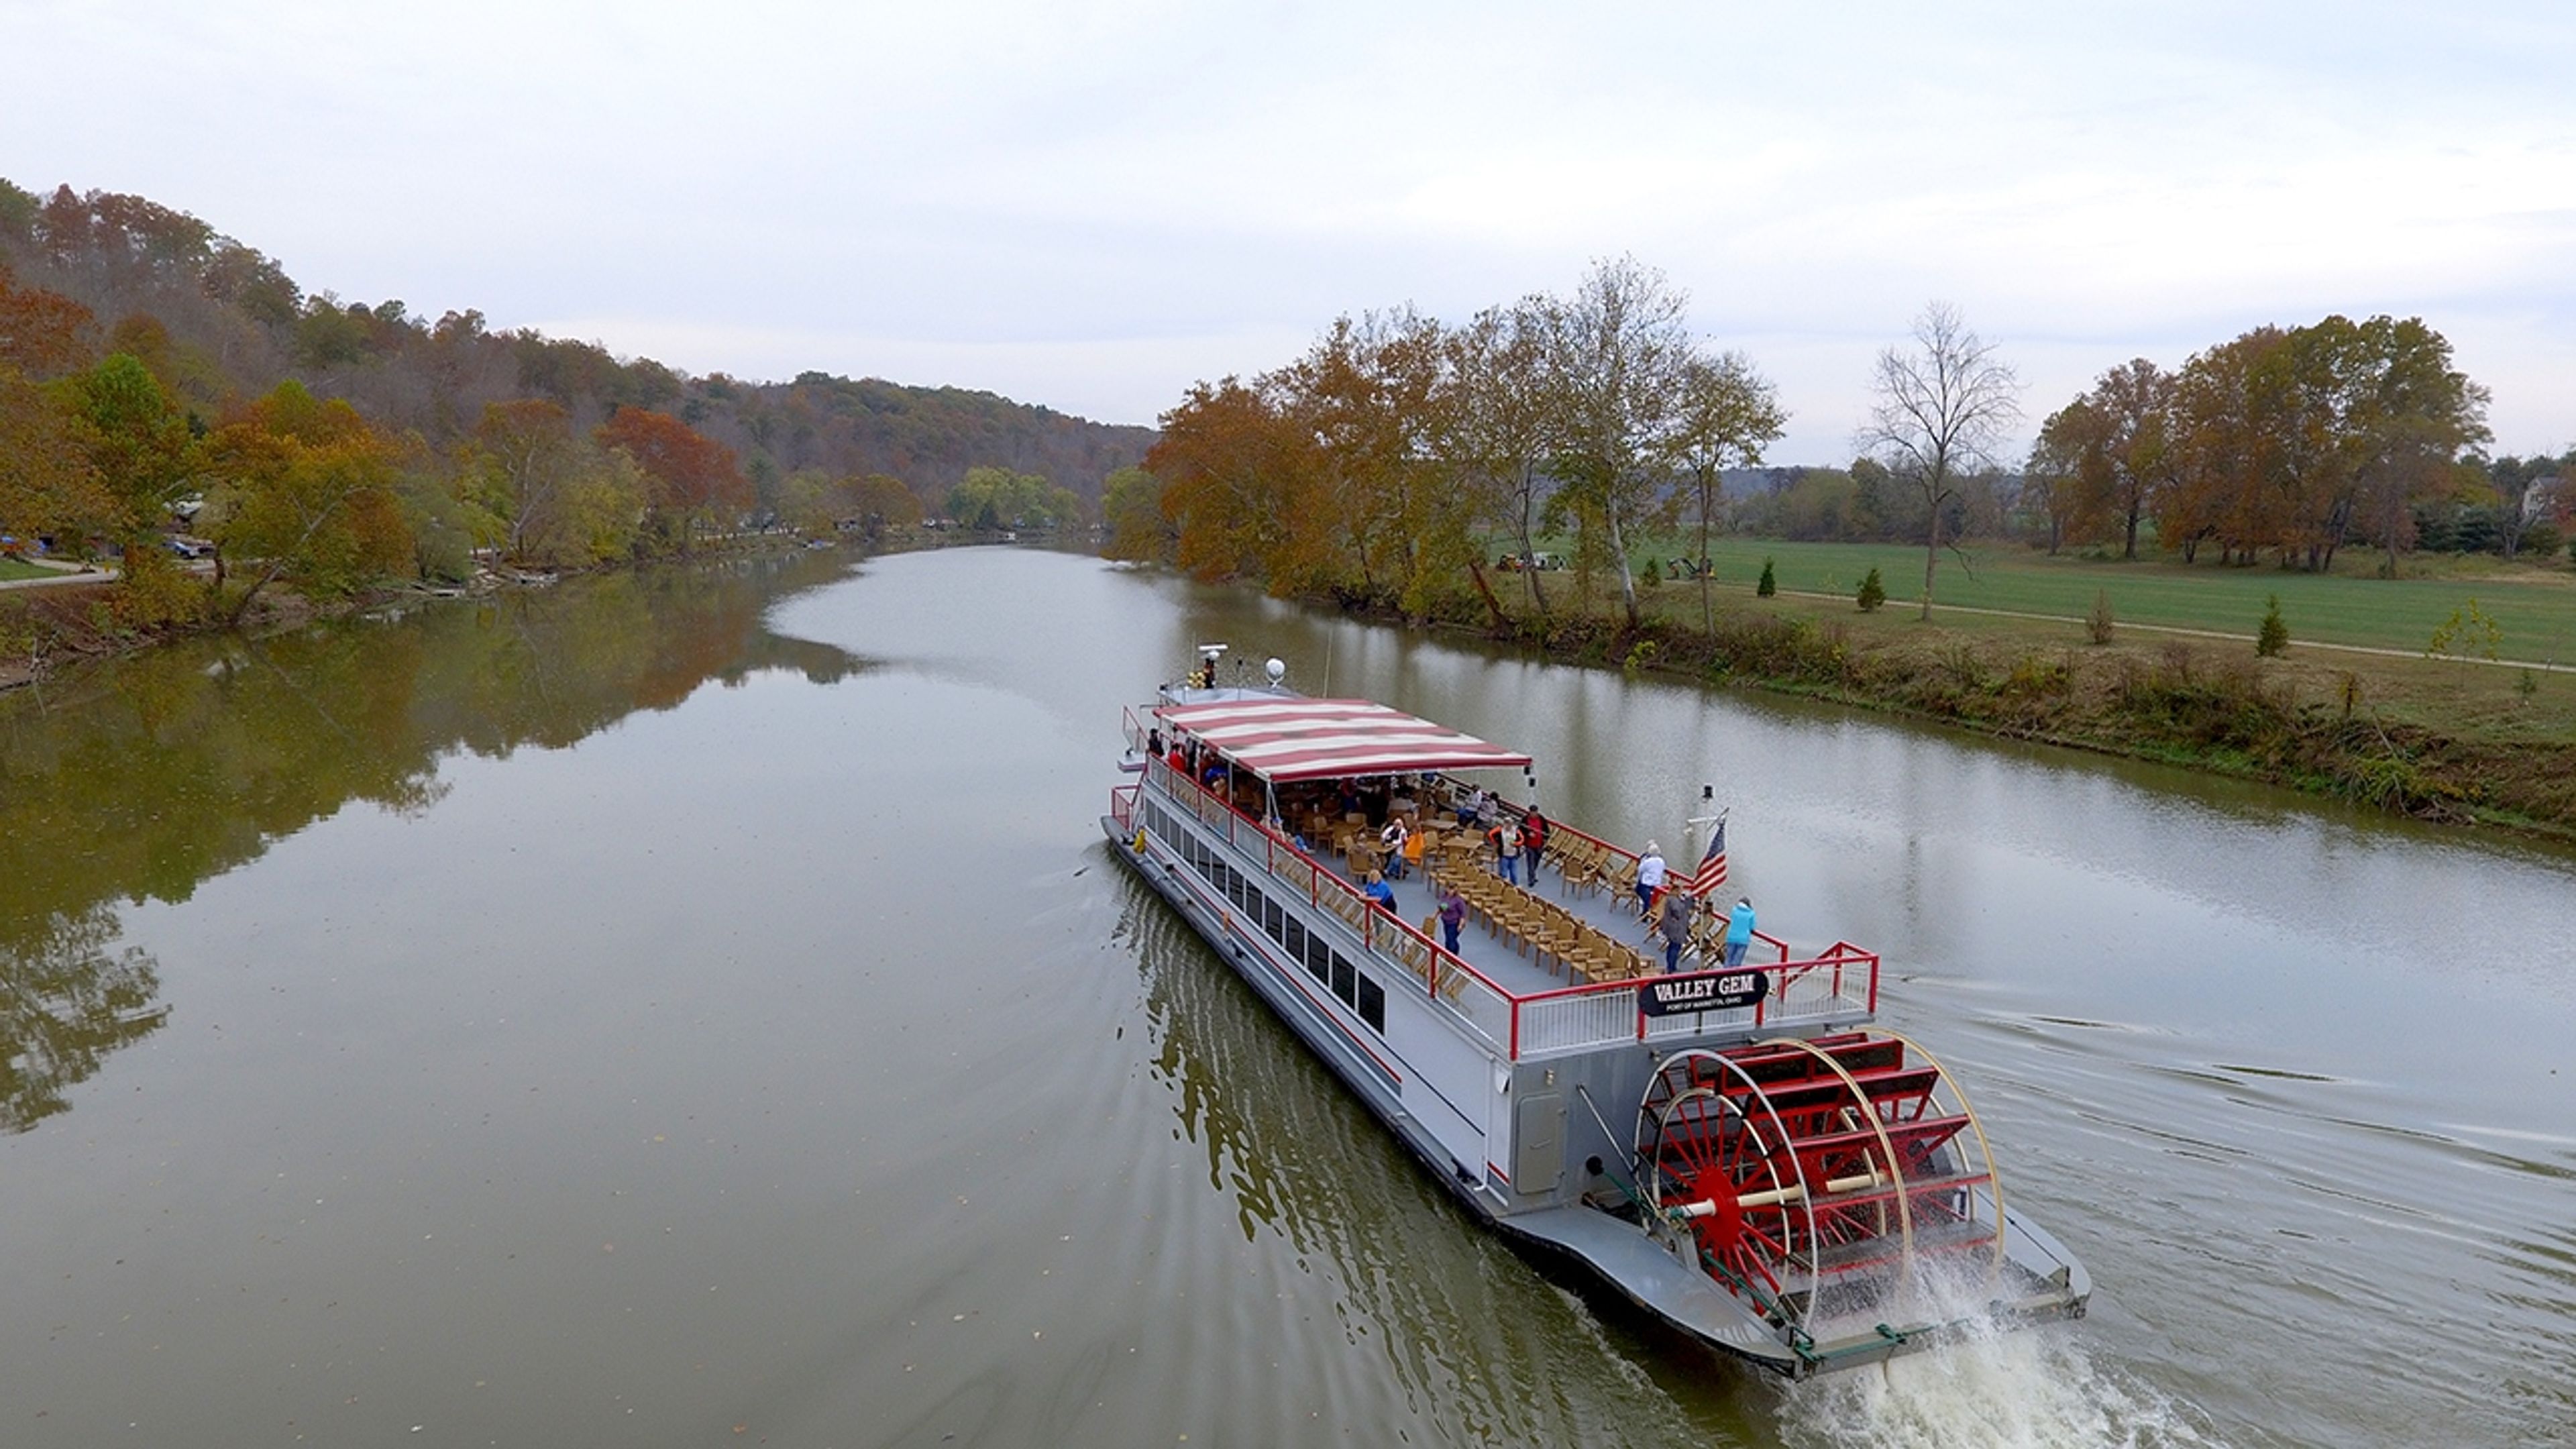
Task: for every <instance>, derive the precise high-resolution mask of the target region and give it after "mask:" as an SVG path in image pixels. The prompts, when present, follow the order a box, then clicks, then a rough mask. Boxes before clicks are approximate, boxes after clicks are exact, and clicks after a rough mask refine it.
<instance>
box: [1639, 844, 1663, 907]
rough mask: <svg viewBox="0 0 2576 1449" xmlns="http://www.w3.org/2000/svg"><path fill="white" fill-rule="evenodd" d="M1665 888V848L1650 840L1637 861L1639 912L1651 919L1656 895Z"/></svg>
mask: <svg viewBox="0 0 2576 1449" xmlns="http://www.w3.org/2000/svg"><path fill="white" fill-rule="evenodd" d="M1663 888H1664V848H1663V847H1662V846H1660V845H1657V844H1656V843H1655V842H1653V841H1651V840H1649V841H1647V842H1646V853H1645V855H1643V856H1642V857H1640V858H1639V859H1638V861H1637V914H1638V915H1640V916H1644V917H1647V918H1649V919H1651V918H1652V917H1653V916H1654V914H1655V896H1656V894H1657V893H1658V892H1660V891H1661V890H1663Z"/></svg>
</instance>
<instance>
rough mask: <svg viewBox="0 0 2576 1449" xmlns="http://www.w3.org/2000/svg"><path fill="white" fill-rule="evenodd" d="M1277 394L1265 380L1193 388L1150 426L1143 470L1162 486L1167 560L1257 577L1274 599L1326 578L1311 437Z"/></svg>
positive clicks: (1328, 545) (1327, 549) (1202, 573)
mask: <svg viewBox="0 0 2576 1449" xmlns="http://www.w3.org/2000/svg"><path fill="white" fill-rule="evenodd" d="M1279 391H1280V390H1279V388H1278V387H1277V385H1276V383H1275V381H1273V380H1269V379H1256V380H1255V381H1254V382H1252V383H1249V384H1247V383H1245V382H1243V381H1242V380H1241V379H1239V378H1233V377H1229V378H1226V379H1224V380H1223V381H1221V382H1216V383H1207V382H1199V383H1194V384H1192V385H1191V387H1190V390H1189V391H1188V393H1186V394H1185V395H1183V397H1182V399H1181V401H1180V403H1179V405H1177V406H1175V407H1174V408H1172V409H1171V410H1170V411H1169V412H1166V413H1164V414H1163V415H1162V417H1161V419H1160V420H1159V421H1160V424H1161V428H1162V436H1161V437H1160V438H1159V439H1157V440H1156V442H1155V444H1154V446H1153V448H1152V449H1151V450H1149V451H1148V452H1147V453H1146V454H1145V467H1146V470H1147V471H1149V472H1151V473H1152V474H1153V475H1154V476H1155V477H1157V478H1160V479H1162V480H1164V487H1163V496H1162V509H1163V516H1164V517H1165V518H1166V519H1169V520H1170V521H1171V524H1172V527H1173V530H1174V533H1175V538H1174V542H1173V559H1174V562H1175V563H1177V564H1178V565H1179V566H1180V567H1181V568H1183V569H1185V570H1187V571H1188V572H1189V573H1191V574H1192V575H1193V576H1195V577H1198V578H1202V579H1211V580H1213V579H1223V578H1238V577H1251V578H1262V579H1266V580H1267V581H1268V582H1269V585H1270V587H1271V589H1272V591H1274V592H1277V593H1282V594H1287V593H1295V592H1299V591H1301V590H1303V589H1306V588H1309V587H1315V586H1320V585H1322V584H1324V583H1326V582H1328V581H1329V580H1330V579H1331V578H1332V577H1333V573H1334V569H1333V558H1332V534H1331V530H1330V528H1329V526H1328V523H1327V521H1326V520H1325V518H1324V516H1323V515H1324V512H1325V510H1324V509H1323V508H1321V507H1318V506H1315V504H1316V503H1317V501H1318V498H1319V495H1320V493H1321V490H1320V489H1319V488H1318V487H1317V486H1316V469H1315V465H1314V459H1313V454H1314V451H1315V447H1314V441H1313V439H1312V438H1311V437H1310V436H1306V435H1303V434H1301V433H1300V432H1299V431H1298V429H1297V427H1296V425H1295V424H1294V422H1293V421H1292V420H1291V419H1290V417H1289V415H1288V413H1287V410H1286V408H1285V406H1284V403H1283V399H1282V398H1281V397H1280V396H1279V395H1278V394H1279Z"/></svg>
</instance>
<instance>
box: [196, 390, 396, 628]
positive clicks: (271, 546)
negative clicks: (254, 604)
mask: <svg viewBox="0 0 2576 1449" xmlns="http://www.w3.org/2000/svg"><path fill="white" fill-rule="evenodd" d="M209 452H210V455H211V460H212V461H211V471H212V473H213V475H214V476H215V477H216V478H217V479H219V480H220V481H219V482H218V483H217V485H216V487H215V489H214V490H213V492H212V493H211V494H210V495H209V496H208V498H207V500H206V507H205V511H204V513H202V514H201V515H200V520H201V526H202V527H204V528H205V529H206V531H207V533H208V534H209V535H210V536H211V537H213V538H214V539H215V541H216V543H217V544H218V545H220V546H221V547H222V549H223V550H224V552H225V553H227V554H230V555H232V556H233V557H236V558H241V559H247V560H256V561H260V562H261V563H263V564H264V568H263V569H262V571H261V572H260V573H259V575H258V576H257V577H256V578H255V579H254V580H253V581H252V582H251V584H250V585H249V587H248V588H246V589H244V590H243V591H242V594H241V596H240V598H239V599H237V600H236V601H235V603H234V606H233V614H232V617H233V618H234V619H235V620H238V619H240V618H241V617H242V615H243V614H244V613H246V612H248V610H249V608H250V605H251V601H252V600H253V599H255V598H257V597H258V596H259V594H260V591H261V590H263V589H265V588H266V587H267V586H268V585H269V584H271V583H273V582H275V581H277V580H278V579H281V578H283V579H286V580H287V581H289V582H291V583H293V584H295V585H296V586H297V587H299V588H302V589H305V590H308V591H311V592H315V593H346V592H348V591H350V590H352V589H355V588H357V587H359V586H360V585H362V584H364V583H366V582H368V581H370V580H372V579H376V578H381V577H383V576H385V575H388V574H392V573H396V572H399V571H401V570H402V569H403V568H405V567H406V566H407V565H409V564H410V563H411V562H412V539H411V534H410V529H409V526H408V524H407V522H406V521H405V519H404V517H403V512H402V508H401V505H400V504H399V503H398V502H397V501H396V498H395V493H394V488H395V483H396V479H397V474H398V470H397V467H396V459H395V450H394V446H393V443H392V440H391V439H388V438H386V437H385V436H384V435H382V434H381V433H378V432H377V431H376V430H375V429H374V428H372V427H370V426H369V425H368V423H367V421H366V419H364V418H362V417H360V416H358V411H357V409H355V408H353V407H351V406H349V404H348V403H346V402H344V401H340V400H337V399H335V400H333V401H330V402H323V401H320V400H319V399H316V398H315V397H314V396H313V395H312V394H311V393H309V392H307V391H305V390H304V386H303V384H301V383H296V382H284V383H280V384H278V386H277V389H276V390H275V391H274V392H271V393H270V394H269V395H268V396H267V397H265V398H262V399H260V401H258V402H257V403H254V404H253V405H252V406H251V408H250V411H249V413H248V414H247V415H246V416H245V417H244V418H243V419H242V421H240V422H237V423H234V424H231V425H230V426H227V427H225V428H224V429H222V430H221V431H219V432H218V433H216V434H215V436H214V437H213V438H212V439H210V440H209Z"/></svg>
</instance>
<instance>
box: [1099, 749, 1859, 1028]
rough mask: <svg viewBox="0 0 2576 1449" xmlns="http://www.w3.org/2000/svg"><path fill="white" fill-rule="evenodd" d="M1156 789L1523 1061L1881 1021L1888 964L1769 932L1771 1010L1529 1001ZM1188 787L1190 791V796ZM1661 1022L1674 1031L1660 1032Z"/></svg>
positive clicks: (1612, 990)
mask: <svg viewBox="0 0 2576 1449" xmlns="http://www.w3.org/2000/svg"><path fill="white" fill-rule="evenodd" d="M1145 779H1146V781H1156V782H1159V783H1160V786H1161V789H1160V790H1159V792H1158V793H1160V794H1161V795H1162V796H1163V797H1164V798H1165V799H1167V800H1169V801H1171V802H1172V804H1173V805H1174V806H1176V807H1178V808H1182V809H1187V810H1189V811H1191V812H1192V813H1194V814H1196V815H1197V816H1198V817H1199V818H1200V820H1201V821H1203V822H1205V823H1206V824H1208V825H1210V826H1213V827H1215V828H1216V829H1217V830H1218V831H1220V832H1221V833H1222V834H1224V836H1225V837H1226V840H1227V841H1228V842H1229V843H1231V844H1233V845H1235V846H1237V847H1238V848H1240V849H1242V850H1244V851H1245V852H1247V853H1257V854H1258V855H1259V857H1260V859H1261V862H1262V865H1263V868H1264V871H1265V873H1266V874H1268V875H1269V876H1270V877H1271V878H1272V879H1273V880H1276V881H1279V882H1282V883H1283V884H1285V885H1287V886H1289V887H1290V888H1291V889H1293V890H1294V891H1296V892H1297V893H1299V894H1302V895H1304V896H1305V897H1306V900H1307V902H1308V903H1309V904H1310V905H1314V906H1318V907H1321V908H1324V909H1327V910H1330V911H1331V912H1332V913H1333V914H1334V915H1336V916H1339V917H1341V919H1342V920H1343V921H1344V922H1345V923H1346V924H1348V925H1349V926H1350V927H1351V928H1352V930H1354V931H1355V932H1357V933H1358V935H1359V938H1360V943H1361V944H1362V945H1363V946H1365V947H1367V948H1368V949H1369V950H1371V951H1373V952H1375V953H1377V954H1378V955H1380V956H1383V957H1386V958H1388V959H1390V960H1392V961H1394V962H1396V963H1397V964H1399V965H1401V966H1403V967H1404V968H1405V971H1406V974H1408V975H1410V976H1412V977H1413V978H1414V980H1415V981H1416V982H1417V983H1419V984H1420V985H1421V986H1422V988H1423V989H1424V990H1425V991H1426V992H1427V993H1429V995H1430V997H1431V999H1433V1000H1434V1001H1439V1002H1442V1003H1444V1004H1446V1005H1447V1006H1448V1007H1449V1008H1450V1010H1451V1011H1453V1012H1454V1013H1456V1014H1457V1015H1458V1016H1459V1017H1460V1018H1461V1019H1462V1020H1464V1021H1465V1022H1466V1024H1467V1025H1468V1026H1469V1027H1470V1028H1472V1029H1473V1030H1474V1031H1475V1032H1476V1033H1477V1034H1478V1035H1479V1036H1482V1037H1484V1038H1485V1040H1486V1041H1487V1042H1488V1043H1489V1044H1491V1045H1492V1046H1493V1047H1494V1048H1495V1049H1496V1050H1498V1051H1500V1052H1502V1053H1503V1054H1504V1055H1505V1056H1506V1057H1508V1058H1510V1059H1511V1060H1514V1061H1517V1060H1519V1059H1520V1057H1521V1055H1522V1053H1523V1052H1524V1051H1528V1052H1533V1053H1535V1052H1553V1051H1567V1050H1573V1049H1576V1048H1581V1047H1589V1046H1600V1045H1606V1044H1608V1043H1611V1042H1617V1041H1646V1040H1650V1039H1653V1038H1654V1037H1657V1036H1673V1035H1696V1034H1698V1033H1699V1032H1701V1031H1704V1030H1706V1029H1707V1028H1708V1027H1709V1026H1710V1025H1732V1024H1738V1023H1741V1024H1743V1025H1746V1026H1750V1027H1754V1028H1761V1027H1767V1026H1788V1025H1794V1024H1800V1023H1805V1022H1813V1021H1819V1020H1825V1019H1830V1018H1833V1017H1837V1016H1841V1017H1848V1016H1852V1015H1854V1014H1857V1013H1861V1012H1872V1013H1874V1012H1876V1011H1877V1010H1878V968H1879V958H1878V956H1877V955H1876V954H1875V953H1873V952H1868V951H1863V950H1861V949H1860V948H1859V947H1857V946H1854V945H1852V944H1851V943H1850V942H1848V941H1836V942H1835V943H1834V944H1833V945H1832V946H1830V947H1828V948H1827V949H1826V950H1825V951H1824V952H1823V953H1822V954H1820V955H1818V956H1816V957H1814V958H1812V959H1809V960H1805V961H1792V960H1790V959H1789V946H1788V943H1787V942H1785V941H1782V940H1781V939H1779V938H1778V937H1776V936H1772V935H1769V934H1766V933H1764V932H1761V931H1756V932H1754V936H1755V938H1756V939H1758V940H1760V941H1761V942H1762V943H1763V944H1764V945H1765V946H1768V947H1769V948H1771V950H1772V952H1773V954H1774V959H1773V960H1771V961H1770V962H1767V963H1763V964H1761V965H1757V966H1754V967H1752V968H1751V969H1753V970H1756V971H1760V972H1763V973H1764V974H1766V975H1768V976H1770V977H1771V985H1770V988H1769V990H1767V991H1766V992H1765V993H1764V995H1763V998H1762V1000H1760V1001H1759V1002H1756V1003H1754V1004H1753V1005H1751V1006H1745V1007H1736V1008H1732V1009H1729V1010H1725V1011H1707V1012H1699V1013H1693V1014H1689V1015H1674V1016H1667V1017H1650V1016H1648V1015H1647V1014H1646V1013H1645V1011H1644V1010H1643V1009H1642V1008H1641V1007H1640V1006H1639V1005H1638V990H1639V985H1640V983H1639V982H1638V981H1636V980H1634V979H1631V980H1625V981H1596V982H1592V983H1590V984H1587V985H1583V986H1561V987H1555V988H1552V989H1549V990H1546V991H1537V992H1531V993H1528V994H1526V995H1523V994H1518V993H1515V992H1512V991H1510V990H1509V989H1507V988H1505V987H1504V986H1502V985H1501V984H1499V983H1497V982H1496V981H1494V980H1493V978H1491V977H1489V976H1487V975H1486V974H1485V973H1483V972H1482V971H1479V970H1477V969H1476V968H1475V967H1473V966H1471V965H1469V964H1468V963H1467V962H1465V961H1464V960H1461V959H1460V958H1459V957H1458V956H1456V955H1455V954H1453V953H1452V952H1450V951H1449V950H1448V949H1447V948H1446V947H1443V946H1442V945H1440V944H1439V943H1438V942H1436V941H1434V940H1432V939H1431V937H1430V936H1429V935H1427V934H1425V933H1424V932H1422V931H1420V930H1418V929H1416V928H1415V927H1414V926H1412V925H1411V924H1409V923H1408V922H1406V921H1405V920H1404V919H1403V918H1402V917H1400V916H1397V915H1396V914H1395V913H1394V912H1392V911H1389V910H1387V909H1386V908H1385V907H1383V906H1380V905H1378V904H1377V903H1376V902H1374V901H1371V900H1369V899H1368V898H1367V897H1366V896H1364V895H1362V894H1361V893H1360V892H1359V890H1358V888H1356V887H1354V886H1352V885H1351V884H1350V883H1349V882H1347V881H1345V880H1343V879H1342V878H1341V877H1340V876H1337V875H1335V874H1334V873H1333V872H1332V871H1331V870H1330V869H1328V868H1326V867H1325V866H1323V865H1321V864H1320V863H1318V862H1317V861H1316V860H1315V859H1314V857H1313V856H1311V855H1309V854H1307V853H1306V852H1305V851H1302V850H1299V849H1298V848H1297V846H1296V843H1295V842H1294V841H1292V840H1290V839H1289V838H1288V837H1287V836H1285V835H1282V834H1281V833H1280V832H1278V831H1276V830H1274V829H1271V828H1270V827H1269V826H1267V825H1265V824H1263V823H1262V822H1260V821H1258V820H1255V819H1254V818H1252V817H1251V816H1249V815H1246V814H1244V813H1243V812H1241V811H1239V810H1237V809H1235V808H1234V806H1233V804H1232V802H1230V801H1228V800H1227V799H1226V798H1225V797H1224V796H1223V795H1222V794H1221V793H1220V792H1218V791H1215V790H1212V789H1209V788H1208V787H1206V786H1204V785H1201V784H1199V783H1198V782H1196V781H1192V780H1188V779H1186V777H1184V776H1183V775H1182V774H1181V773H1180V772H1179V771H1178V770H1175V769H1173V768H1172V766H1171V763H1170V761H1168V760H1161V759H1151V760H1147V761H1146V763H1145ZM1143 784H1144V782H1139V783H1138V784H1135V785H1121V786H1118V787H1117V788H1115V789H1113V790H1111V791H1110V814H1111V817H1112V818H1113V819H1115V820H1116V821H1117V822H1118V825H1119V828H1120V830H1121V831H1122V832H1124V831H1128V830H1132V829H1134V828H1135V826H1134V812H1135V804H1136V798H1137V794H1138V792H1139V790H1140V789H1142V788H1143ZM1183 785H1186V786H1187V787H1188V788H1186V789H1184V788H1181V787H1182V786H1183ZM1549 830H1550V831H1551V833H1553V832H1554V831H1557V830H1567V831H1569V832H1570V833H1572V834H1574V835H1577V836H1581V837H1582V838H1583V839H1585V840H1589V841H1593V842H1595V843H1597V844H1600V845H1602V846H1604V847H1605V848H1607V849H1609V850H1612V851H1614V852H1617V853H1618V854H1620V855H1623V856H1628V858H1629V859H1631V860H1633V859H1635V858H1636V857H1634V856H1633V855H1629V854H1628V852H1626V851H1622V850H1619V848H1618V847H1617V846H1615V845H1610V844H1609V842H1607V841H1603V840H1601V839H1600V837H1598V836H1594V835H1590V834H1587V833H1586V832H1584V831H1580V830H1573V829H1572V828H1571V827H1569V826H1561V825H1558V824H1556V823H1555V822H1553V821H1551V822H1549ZM1247 837H1257V841H1258V850H1257V852H1256V850H1255V840H1254V839H1251V838H1247ZM1744 969H1746V968H1743V967H1737V968H1734V970H1735V971H1742V970H1744ZM1719 974H1725V972H1724V968H1720V969H1718V970H1709V971H1697V972H1684V973H1681V974H1680V975H1678V976H1674V977H1662V978H1657V979H1661V980H1686V979H1692V978H1697V977H1706V976H1714V975H1719ZM1854 993H1858V994H1857V995H1855V994H1854ZM1712 1019H1714V1020H1712ZM1661 1022H1670V1023H1673V1025H1672V1026H1670V1027H1666V1028H1663V1029H1661V1030H1658V1029H1657V1024H1658V1023H1661Z"/></svg>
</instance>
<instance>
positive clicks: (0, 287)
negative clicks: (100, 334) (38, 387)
mask: <svg viewBox="0 0 2576 1449" xmlns="http://www.w3.org/2000/svg"><path fill="white" fill-rule="evenodd" d="M94 321H95V319H94V318H93V317H92V316H91V315H90V310H89V309H88V308H87V307H84V306H82V305H81V304H80V303H78V302H75V301H73V300H72V299H71V298H69V297H66V296H63V295H61V294H60V293H56V292H48V291H46V290H45V289H43V288H42V287H21V286H18V285H16V284H15V282H14V280H13V279H12V277H11V275H10V272H9V267H8V264H7V263H6V262H5V261H0V368H12V369H15V370H16V371H18V372H21V373H23V374H25V375H26V376H28V377H31V378H34V379H36V380H37V381H39V382H41V381H43V380H44V379H46V378H49V377H52V376H54V375H55V374H57V373H61V372H68V371H70V370H71V369H73V368H75V367H78V366H80V365H81V363H82V362H84V361H86V360H87V359H88V357H89V356H90V352H89V347H88V343H87V339H88V336H89V333H90V331H91V327H92V324H93V322H94Z"/></svg>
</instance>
